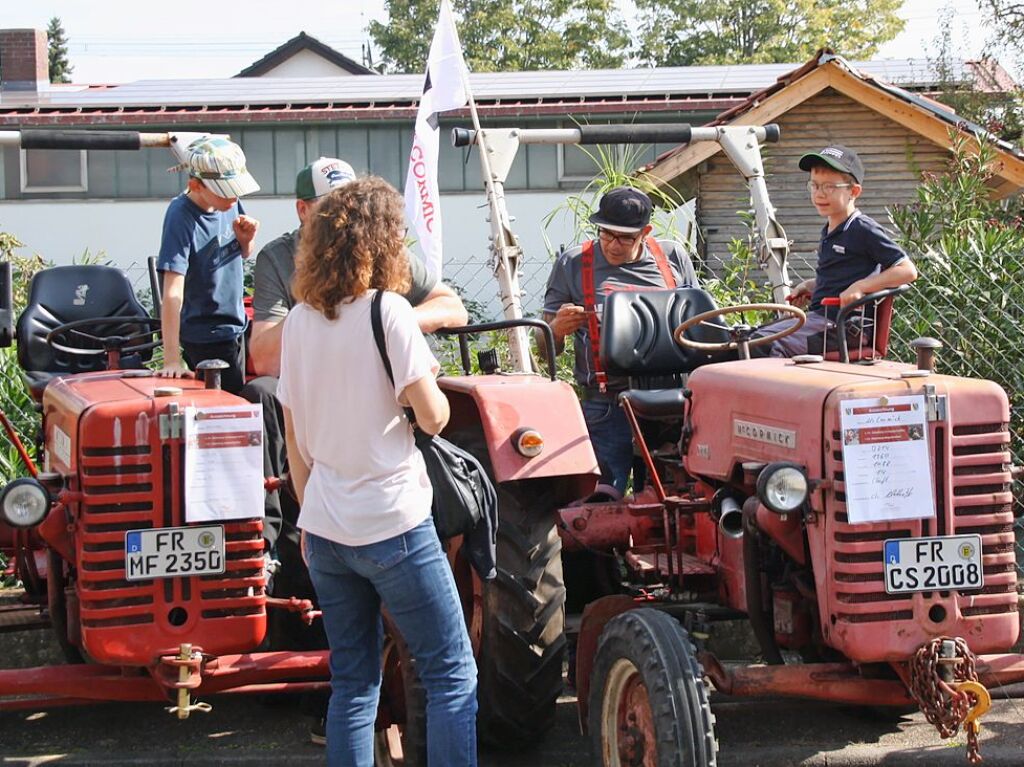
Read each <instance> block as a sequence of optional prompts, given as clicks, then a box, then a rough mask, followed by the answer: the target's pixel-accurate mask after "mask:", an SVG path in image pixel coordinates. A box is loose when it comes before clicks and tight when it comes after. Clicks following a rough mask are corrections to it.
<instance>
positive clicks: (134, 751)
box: [0, 630, 1024, 767]
mask: <svg viewBox="0 0 1024 767" xmlns="http://www.w3.org/2000/svg"><path fill="white" fill-rule="evenodd" d="M58 656H59V653H58V651H57V649H56V647H55V643H54V642H53V641H52V639H51V634H50V632H49V631H48V630H37V631H27V632H20V633H13V634H3V635H0V668H3V667H26V666H32V665H42V664H47V663H55V662H59V661H58ZM1020 688H1021V686H1018V690H1019V689H1020ZM1007 692H1008V691H1007V690H992V696H993V701H994V703H993V707H992V709H991V711H989V713H988V714H987V715H986V716H985V717H984V718H983V719H982V733H981V753H982V756H983V757H984V760H985V761H984V764H985V765H986V766H987V767H1011V766H1012V767H1022V766H1024V700H1017V699H1010V698H1008V697H1007ZM204 700H206V701H207V702H209V703H211V704H212V705H213V710H212V711H211V712H209V713H205V714H204V713H195V714H193V715H192V716H191V718H189V719H187V720H185V721H179V720H178V719H177V718H175V717H174V716H172V715H171V714H169V713H167V711H166V710H165V709H164V706H162V705H160V704H156V703H130V704H129V703H97V704H95V705H91V706H86V707H75V708H57V709H50V710H34V709H25V710H19V711H0V767H8V766H12V767H13V766H15V765H16V766H17V767H36V766H37V765H60V766H61V767H85V766H86V765H90V766H91V765H115V766H116V765H129V764H131V765H146V766H148V767H179V766H180V765H190V766H192V765H196V766H203V767H206V766H210V767H212V766H213V765H278V764H282V765H283V764H288V765H303V764H324V763H325V755H324V750H323V749H322V748H321V747H318V746H314V745H312V744H311V743H310V742H309V725H310V723H311V720H310V719H309V717H308V716H307V715H306V714H305V713H303V711H302V710H301V708H300V706H299V705H298V702H297V701H296V699H295V698H293V697H285V696H278V697H276V698H268V697H267V696H264V697H263V698H262V699H257V698H255V697H252V696H245V695H220V696H215V697H212V698H205V699H204ZM712 710H713V711H714V713H715V715H716V717H717V724H716V733H717V736H718V742H719V749H720V750H719V760H718V764H719V765H721V766H722V767H861V766H862V765H885V766H886V767H902V766H903V765H914V766H915V767H945V766H946V765H966V764H967V761H966V756H965V748H964V745H965V738H964V736H963V734H961V735H959V736H957V737H955V738H952V739H951V740H948V741H943V740H941V739H940V738H939V736H938V734H937V733H936V732H935V728H934V727H932V726H931V725H929V724H928V723H927V722H926V721H925V719H924V716H923V715H922V714H920V713H917V714H913V715H909V716H902V717H901V716H898V715H895V714H888V715H879V714H878V712H876V711H874V712H870V713H869V712H865V711H863V710H857V709H853V708H850V707H846V706H839V705H833V704H826V703H814V702H804V701H797V700H784V699H775V700H739V699H731V698H727V697H724V696H721V695H718V694H717V693H715V694H713V695H712ZM480 764H481V767H583V766H584V765H591V764H593V761H592V758H591V755H590V742H589V739H588V738H587V737H585V736H583V735H581V734H580V732H579V728H578V726H577V718H576V699H575V696H573V695H565V696H563V697H562V699H561V700H560V701H559V704H558V707H557V713H556V718H555V722H554V725H553V727H552V730H551V731H550V732H549V733H548V734H547V736H546V737H545V738H543V739H542V740H540V741H539V742H538V743H537V745H536V747H535V748H532V749H530V750H528V751H525V752H518V753H514V752H511V751H508V750H505V749H483V750H482V751H481V756H480Z"/></svg>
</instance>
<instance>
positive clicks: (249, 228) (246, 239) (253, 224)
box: [231, 216, 260, 250]
mask: <svg viewBox="0 0 1024 767" xmlns="http://www.w3.org/2000/svg"><path fill="white" fill-rule="evenodd" d="M231 226H232V227H233V228H234V230H235V239H237V240H238V244H239V245H241V246H242V249H243V250H245V246H246V245H248V244H249V243H250V242H252V241H253V239H254V238H255V237H256V231H257V230H258V229H259V228H260V222H259V221H257V220H256V219H255V218H253V217H252V216H239V217H238V218H236V219H235V220H234V222H232V224H231Z"/></svg>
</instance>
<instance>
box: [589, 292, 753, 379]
mask: <svg viewBox="0 0 1024 767" xmlns="http://www.w3.org/2000/svg"><path fill="white" fill-rule="evenodd" d="M715 308H717V307H716V306H715V302H714V299H712V298H711V296H710V294H708V293H707V292H705V291H703V290H700V289H698V288H677V289H674V290H650V291H637V292H634V291H625V290H619V291H615V292H613V293H612V294H611V295H609V296H608V297H607V298H606V299H605V302H604V312H603V317H602V320H601V363H602V364H603V365H604V369H605V371H606V372H607V373H608V375H617V376H629V377H633V378H640V377H649V376H668V375H678V374H685V373H689V372H691V371H693V370H695V369H696V368H698V367H699V366H701V365H703V364H706V363H708V362H715V361H719V360H722V359H727V358H729V353H728V352H713V353H709V352H702V351H697V350H696V349H684V348H683V347H682V346H680V345H679V344H677V343H676V341H675V339H674V338H673V337H672V332H673V331H674V330H675V329H676V328H677V327H679V325H680V324H681V323H682V322H683V321H685V320H687V319H689V318H691V317H695V316H696V315H698V314H700V313H702V312H706V311H710V310H712V309H715ZM686 335H687V337H688V338H690V339H692V340H694V341H701V342H704V343H724V342H727V341H728V340H729V334H728V331H726V330H724V329H721V328H718V327H712V326H709V325H706V324H701V325H698V326H697V327H695V328H692V329H691V330H689V331H688V332H687V334H686ZM732 356H735V354H734V353H733V355H732Z"/></svg>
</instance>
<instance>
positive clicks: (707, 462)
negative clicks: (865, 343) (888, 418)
mask: <svg viewBox="0 0 1024 767" xmlns="http://www.w3.org/2000/svg"><path fill="white" fill-rule="evenodd" d="M913 370H914V367H913V366H912V365H906V364H902V363H897V362H879V363H876V364H874V365H847V364H843V363H839V362H820V363H803V364H801V363H796V362H793V361H792V360H786V359H757V360H741V361H736V362H723V363H720V364H716V365H707V366H705V367H702V368H700V369H698V370H697V371H696V372H694V373H693V375H692V376H690V380H689V383H688V386H689V388H690V390H691V391H692V392H693V398H692V408H693V409H692V419H691V421H692V425H693V436H692V438H691V440H690V444H689V449H688V451H687V454H686V468H687V470H688V471H690V472H691V473H692V474H694V475H695V476H700V477H706V478H709V479H713V480H718V481H723V482H724V481H728V480H730V479H738V477H739V474H740V472H741V464H742V463H744V462H747V461H750V462H762V463H767V462H770V461H794V462H795V463H798V464H800V465H802V466H804V467H805V468H806V470H807V472H808V475H809V476H810V477H812V478H814V477H822V476H823V471H824V467H823V466H822V460H823V455H824V450H823V439H824V438H825V436H826V435H825V434H824V433H823V426H822V424H823V423H824V422H825V419H824V413H825V409H826V402H827V401H828V399H829V397H830V396H831V395H833V393H834V394H835V395H836V397H837V399H838V398H840V397H841V398H842V399H846V398H853V397H858V398H859V397H876V396H900V395H909V394H920V393H921V392H922V389H923V387H924V386H925V385H926V384H933V385H937V386H939V387H940V388H942V389H945V387H946V385H947V384H948V383H949V382H950V381H951V380H954V379H951V378H950V377H948V376H941V375H936V374H932V375H929V376H927V377H904V375H903V374H905V373H907V372H908V371H913ZM955 380H958V381H959V380H961V379H955ZM983 383H984V384H986V385H987V386H990V387H992V388H993V389H998V387H997V386H996V385H995V384H992V383H989V382H983Z"/></svg>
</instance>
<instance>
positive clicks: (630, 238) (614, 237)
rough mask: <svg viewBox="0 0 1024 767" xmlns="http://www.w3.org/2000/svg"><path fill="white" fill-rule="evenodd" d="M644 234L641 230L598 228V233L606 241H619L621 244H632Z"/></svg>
mask: <svg viewBox="0 0 1024 767" xmlns="http://www.w3.org/2000/svg"><path fill="white" fill-rule="evenodd" d="M642 234H643V231H639V232H621V233H620V232H610V231H608V230H607V229H598V230H597V235H598V237H600V238H601V239H602V240H605V241H606V242H617V243H618V244H619V245H632V244H633V243H634V242H636V241H637V240H638V239H640V236H641V235H642Z"/></svg>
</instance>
